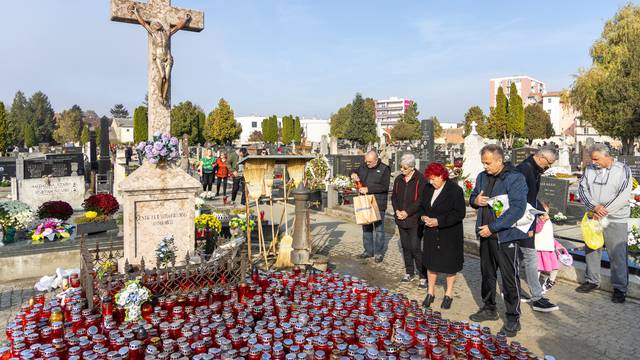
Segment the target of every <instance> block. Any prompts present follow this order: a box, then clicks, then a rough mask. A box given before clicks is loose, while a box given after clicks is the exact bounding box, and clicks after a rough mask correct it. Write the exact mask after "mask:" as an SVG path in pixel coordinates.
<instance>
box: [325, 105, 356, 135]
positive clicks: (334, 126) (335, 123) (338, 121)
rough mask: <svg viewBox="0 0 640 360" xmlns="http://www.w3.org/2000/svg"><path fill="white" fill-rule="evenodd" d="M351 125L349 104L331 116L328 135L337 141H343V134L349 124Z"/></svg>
mask: <svg viewBox="0 0 640 360" xmlns="http://www.w3.org/2000/svg"><path fill="white" fill-rule="evenodd" d="M350 123H351V104H347V105H345V106H343V107H341V108H340V109H338V112H336V113H334V114H331V121H330V126H331V129H330V131H329V134H330V135H331V136H333V137H336V138H338V139H345V133H346V131H347V129H348V128H349V124H350Z"/></svg>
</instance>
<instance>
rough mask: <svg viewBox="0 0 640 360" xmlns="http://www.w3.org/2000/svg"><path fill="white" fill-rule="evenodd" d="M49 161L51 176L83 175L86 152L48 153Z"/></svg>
mask: <svg viewBox="0 0 640 360" xmlns="http://www.w3.org/2000/svg"><path fill="white" fill-rule="evenodd" d="M46 159H47V163H48V165H49V167H50V169H51V172H50V174H47V175H51V176H56V177H57V176H83V175H84V170H85V169H84V154H82V153H72V154H47V155H46Z"/></svg>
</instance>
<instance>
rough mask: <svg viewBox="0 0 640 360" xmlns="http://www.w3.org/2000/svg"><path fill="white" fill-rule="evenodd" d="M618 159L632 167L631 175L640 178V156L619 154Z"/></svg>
mask: <svg viewBox="0 0 640 360" xmlns="http://www.w3.org/2000/svg"><path fill="white" fill-rule="evenodd" d="M618 161H620V162H623V163H625V164H627V166H628V167H629V168H630V169H631V175H633V177H634V178H636V179H640V156H634V155H620V156H618Z"/></svg>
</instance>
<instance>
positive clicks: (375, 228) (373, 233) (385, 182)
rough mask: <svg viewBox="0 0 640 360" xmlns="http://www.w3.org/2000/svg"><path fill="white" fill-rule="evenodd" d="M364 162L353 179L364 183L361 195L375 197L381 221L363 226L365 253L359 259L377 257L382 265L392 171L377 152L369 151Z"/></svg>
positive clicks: (377, 260)
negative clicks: (385, 215) (385, 218)
mask: <svg viewBox="0 0 640 360" xmlns="http://www.w3.org/2000/svg"><path fill="white" fill-rule="evenodd" d="M364 162H365V163H364V164H363V165H360V167H359V168H358V169H357V170H356V171H355V172H354V173H352V174H351V178H352V179H353V180H354V181H361V182H362V183H363V187H361V188H360V189H359V190H358V191H359V192H360V194H371V195H373V196H374V197H375V199H376V202H377V203H378V209H379V210H380V219H381V220H380V221H376V222H374V223H373V224H368V225H362V242H363V245H364V252H363V253H362V254H360V255H358V258H359V259H367V258H370V257H373V256H375V260H376V262H377V263H380V262H382V259H383V258H384V247H385V238H384V214H385V212H386V211H387V202H388V200H389V183H390V181H391V170H390V169H389V167H388V166H387V165H385V164H383V163H382V161H380V158H379V157H378V153H377V152H376V151H375V150H371V151H369V152H368V153H367V154H366V155H365V156H364Z"/></svg>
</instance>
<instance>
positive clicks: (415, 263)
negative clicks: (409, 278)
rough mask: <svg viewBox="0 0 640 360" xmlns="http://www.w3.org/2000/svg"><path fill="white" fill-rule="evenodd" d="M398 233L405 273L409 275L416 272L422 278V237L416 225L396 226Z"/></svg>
mask: <svg viewBox="0 0 640 360" xmlns="http://www.w3.org/2000/svg"><path fill="white" fill-rule="evenodd" d="M398 232H399V233H400V244H401V245H402V257H403V258H404V268H405V273H406V274H409V275H415V274H416V270H417V274H418V275H419V276H420V277H421V278H424V277H425V276H424V273H423V268H422V246H420V245H421V243H422V241H421V240H422V237H421V236H420V233H419V232H418V227H417V226H416V227H412V228H408V229H403V228H401V227H398Z"/></svg>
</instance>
